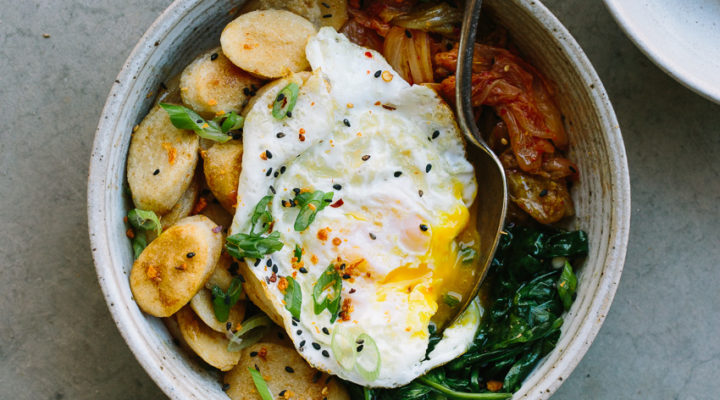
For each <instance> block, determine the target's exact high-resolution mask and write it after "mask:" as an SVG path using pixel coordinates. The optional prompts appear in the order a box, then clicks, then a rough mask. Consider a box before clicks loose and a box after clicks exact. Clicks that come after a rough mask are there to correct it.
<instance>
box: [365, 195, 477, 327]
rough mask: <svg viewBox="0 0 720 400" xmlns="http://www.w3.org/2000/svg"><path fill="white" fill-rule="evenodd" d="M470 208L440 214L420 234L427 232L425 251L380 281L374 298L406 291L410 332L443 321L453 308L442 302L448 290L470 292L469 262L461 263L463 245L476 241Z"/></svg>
mask: <svg viewBox="0 0 720 400" xmlns="http://www.w3.org/2000/svg"><path fill="white" fill-rule="evenodd" d="M471 214H472V213H471V210H468V208H467V207H465V206H464V205H463V204H460V205H458V206H456V207H455V209H454V210H453V211H452V212H450V213H444V214H441V215H440V217H439V218H438V220H437V221H435V223H434V224H433V225H431V226H429V227H428V229H427V230H426V231H422V229H420V228H419V227H418V228H416V229H420V230H421V231H422V234H424V235H429V236H430V238H429V241H428V242H427V243H428V247H427V252H426V254H425V255H424V256H422V257H419V259H418V261H417V263H408V264H405V265H402V266H400V267H398V268H395V269H393V270H392V271H391V272H390V273H388V274H387V275H386V276H385V277H384V278H383V279H382V280H381V281H380V282H379V285H378V286H379V288H380V289H379V291H378V294H377V296H378V297H377V300H378V301H383V300H384V299H385V298H386V297H387V296H388V293H389V292H394V293H395V294H398V293H405V294H406V295H407V299H408V307H409V309H410V311H411V312H409V313H408V317H407V321H406V326H407V328H406V330H407V331H409V332H413V336H417V337H425V336H427V334H428V333H427V327H428V324H429V323H430V321H431V319H432V320H433V321H434V322H435V323H437V324H444V323H445V322H447V321H446V320H447V318H449V317H450V315H451V314H453V313H452V309H451V308H450V307H449V306H448V305H446V304H444V303H443V302H442V297H443V296H445V295H447V294H448V293H453V295H455V296H460V298H458V300H460V301H462V300H463V299H464V297H465V296H469V292H470V290H471V289H472V284H473V282H474V279H473V273H474V268H473V265H472V264H467V263H463V261H462V256H461V254H460V251H461V243H462V244H463V246H467V245H475V244H477V237H478V233H477V229H476V227H475V226H474V224H468V222H469V221H470V218H471Z"/></svg>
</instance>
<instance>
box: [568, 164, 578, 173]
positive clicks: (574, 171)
mask: <svg viewBox="0 0 720 400" xmlns="http://www.w3.org/2000/svg"><path fill="white" fill-rule="evenodd" d="M568 168H570V172H572V173H573V174H575V173H577V170H576V169H575V167H573V166H572V165H571V166H569V167H568Z"/></svg>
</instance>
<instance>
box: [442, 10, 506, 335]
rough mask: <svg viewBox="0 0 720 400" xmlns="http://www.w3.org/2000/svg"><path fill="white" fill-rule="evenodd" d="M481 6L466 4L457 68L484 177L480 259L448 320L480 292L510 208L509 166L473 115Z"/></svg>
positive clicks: (464, 127)
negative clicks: (466, 293)
mask: <svg viewBox="0 0 720 400" xmlns="http://www.w3.org/2000/svg"><path fill="white" fill-rule="evenodd" d="M481 7H482V0H468V1H467V2H466V4H465V14H464V17H463V23H462V29H461V31H460V44H459V48H458V60H457V69H456V72H455V82H456V85H455V104H456V116H457V120H458V126H459V127H460V130H461V131H462V132H463V134H464V135H465V139H467V142H468V143H470V145H471V146H473V147H475V149H473V150H477V151H471V152H469V153H471V154H473V153H474V154H476V157H475V158H474V161H475V162H474V164H475V168H476V173H477V176H478V177H480V182H478V192H477V200H476V201H477V202H478V208H477V209H478V215H477V221H476V223H477V229H478V233H479V234H480V251H479V252H478V257H479V260H478V263H477V264H476V268H475V270H473V271H472V274H473V276H472V278H473V279H474V283H473V285H472V290H471V292H470V293H469V296H467V297H465V298H464V299H463V300H462V301H461V303H460V307H455V308H454V309H453V311H455V314H454V315H453V316H451V317H450V318H448V319H447V321H448V322H453V321H455V320H456V319H457V318H458V317H459V316H460V314H462V312H463V311H465V309H466V308H467V307H468V306H469V305H470V303H471V302H472V301H473V299H475V297H476V296H477V294H478V291H479V290H480V286H481V285H482V283H483V281H484V280H485V276H486V275H487V271H488V269H489V267H490V263H491V262H492V259H493V255H494V254H495V249H496V248H497V244H498V240H499V239H500V234H501V232H502V228H503V225H504V223H505V214H506V211H507V184H506V182H505V170H504V169H503V166H502V164H500V160H499V159H498V158H497V156H495V154H494V153H493V151H492V150H491V149H490V147H488V145H487V143H485V140H484V139H483V137H482V135H480V131H479V130H478V128H477V125H476V124H475V120H474V118H473V110H472V103H471V98H470V93H472V80H471V77H472V61H473V53H474V44H475V36H476V33H477V27H478V20H479V17H480V8H481ZM446 326H447V324H446V325H445V326H440V327H439V329H440V330H442V329H443V328H445V327H446Z"/></svg>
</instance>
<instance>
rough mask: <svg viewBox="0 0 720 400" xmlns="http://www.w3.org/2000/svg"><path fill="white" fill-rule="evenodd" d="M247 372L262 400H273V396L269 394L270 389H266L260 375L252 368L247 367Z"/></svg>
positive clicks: (265, 384)
mask: <svg viewBox="0 0 720 400" xmlns="http://www.w3.org/2000/svg"><path fill="white" fill-rule="evenodd" d="M248 371H250V376H251V377H252V380H253V383H254V384H255V389H257V391H258V394H259V395H260V397H261V398H262V400H273V395H272V394H270V389H268V385H267V383H265V379H263V377H262V375H260V371H258V370H256V369H255V368H252V367H248Z"/></svg>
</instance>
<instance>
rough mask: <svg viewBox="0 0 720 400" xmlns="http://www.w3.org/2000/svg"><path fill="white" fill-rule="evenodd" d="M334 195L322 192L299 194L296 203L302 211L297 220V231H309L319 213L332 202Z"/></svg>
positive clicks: (295, 226)
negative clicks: (308, 228)
mask: <svg viewBox="0 0 720 400" xmlns="http://www.w3.org/2000/svg"><path fill="white" fill-rule="evenodd" d="M333 194H334V193H333V192H327V193H326V192H323V191H320V190H316V191H314V192H304V193H299V194H297V195H296V196H295V200H294V201H295V204H297V205H298V206H299V207H300V211H299V212H298V215H297V218H295V225H294V228H295V230H296V231H298V232H301V231H304V230H305V229H307V227H308V226H310V224H311V223H312V222H313V221H314V220H315V216H316V215H317V213H318V212H320V211H321V210H322V209H323V208H325V207H326V206H327V205H328V204H330V203H331V202H332V198H333Z"/></svg>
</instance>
